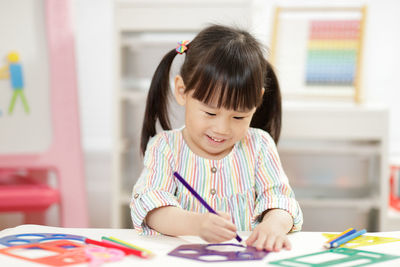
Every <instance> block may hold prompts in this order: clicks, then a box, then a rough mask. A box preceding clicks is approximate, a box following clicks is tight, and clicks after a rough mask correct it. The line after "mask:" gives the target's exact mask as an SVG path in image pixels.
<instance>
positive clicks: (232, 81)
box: [187, 47, 264, 111]
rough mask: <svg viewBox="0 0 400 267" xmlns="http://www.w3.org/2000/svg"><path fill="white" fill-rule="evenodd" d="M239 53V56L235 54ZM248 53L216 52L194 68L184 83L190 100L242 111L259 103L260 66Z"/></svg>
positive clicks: (260, 87)
mask: <svg viewBox="0 0 400 267" xmlns="http://www.w3.org/2000/svg"><path fill="white" fill-rule="evenodd" d="M239 52H240V53H239ZM247 52H248V51H232V49H231V50H230V49H229V48H226V47H224V48H222V49H216V50H215V51H214V52H211V53H209V54H208V56H207V57H205V58H203V59H202V60H201V61H200V62H199V64H198V65H197V66H196V67H195V68H194V72H193V74H192V75H191V77H190V80H189V81H188V83H187V91H191V90H193V91H194V92H193V95H192V96H193V98H195V99H197V100H199V101H201V102H203V103H205V104H208V105H211V104H213V105H215V104H216V105H217V108H221V107H223V108H225V109H229V110H236V111H245V110H251V109H253V108H254V107H258V106H259V105H260V104H261V102H262V88H263V87H264V71H263V70H264V65H263V62H260V58H259V57H254V56H251V55H252V54H253V55H254V52H253V53H247Z"/></svg>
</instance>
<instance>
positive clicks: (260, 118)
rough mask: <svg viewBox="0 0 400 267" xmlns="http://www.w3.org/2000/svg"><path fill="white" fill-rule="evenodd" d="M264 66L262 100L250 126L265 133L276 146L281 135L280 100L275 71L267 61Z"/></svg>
mask: <svg viewBox="0 0 400 267" xmlns="http://www.w3.org/2000/svg"><path fill="white" fill-rule="evenodd" d="M266 64H267V65H266V67H267V70H266V75H265V85H264V88H265V92H264V95H263V100H262V103H261V105H260V106H259V107H258V108H257V110H256V112H255V113H254V115H253V119H252V120H251V123H250V126H251V127H254V128H259V129H262V130H264V131H267V132H268V133H269V134H270V135H271V136H272V138H273V139H274V141H275V143H276V144H277V143H278V141H279V136H280V133H281V121H282V98H281V91H280V87H279V82H278V78H277V77H276V74H275V71H274V69H273V67H272V65H271V64H270V63H269V62H268V61H267V62H266Z"/></svg>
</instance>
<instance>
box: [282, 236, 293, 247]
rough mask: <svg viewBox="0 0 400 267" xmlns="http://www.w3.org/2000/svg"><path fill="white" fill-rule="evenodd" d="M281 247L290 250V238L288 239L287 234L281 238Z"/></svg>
mask: <svg viewBox="0 0 400 267" xmlns="http://www.w3.org/2000/svg"><path fill="white" fill-rule="evenodd" d="M283 248H285V249H287V250H291V249H292V244H291V243H290V240H289V238H288V237H287V236H286V237H285V239H284V240H283Z"/></svg>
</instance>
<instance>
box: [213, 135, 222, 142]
mask: <svg viewBox="0 0 400 267" xmlns="http://www.w3.org/2000/svg"><path fill="white" fill-rule="evenodd" d="M210 137H211V136H210ZM211 139H212V140H214V141H215V142H221V141H222V139H216V138H213V137H211Z"/></svg>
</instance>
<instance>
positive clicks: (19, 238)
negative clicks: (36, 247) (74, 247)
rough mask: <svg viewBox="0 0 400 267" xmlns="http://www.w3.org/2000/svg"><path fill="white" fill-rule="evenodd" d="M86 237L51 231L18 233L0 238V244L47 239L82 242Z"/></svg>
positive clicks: (31, 242) (37, 241) (10, 244)
mask: <svg viewBox="0 0 400 267" xmlns="http://www.w3.org/2000/svg"><path fill="white" fill-rule="evenodd" d="M85 238H86V237H84V236H79V235H68V234H52V233H34V234H19V235H9V236H5V237H2V238H0V244H1V245H4V246H7V247H13V246H18V245H27V244H33V243H40V242H45V241H49V240H60V239H67V240H75V241H81V242H82V243H83V242H84V240H85Z"/></svg>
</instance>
